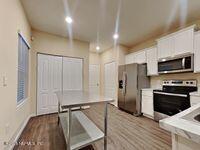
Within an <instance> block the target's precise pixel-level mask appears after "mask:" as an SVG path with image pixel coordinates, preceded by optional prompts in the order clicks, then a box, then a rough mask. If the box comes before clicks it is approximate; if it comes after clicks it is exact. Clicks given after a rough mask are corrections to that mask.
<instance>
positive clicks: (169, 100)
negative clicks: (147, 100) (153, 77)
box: [154, 91, 190, 116]
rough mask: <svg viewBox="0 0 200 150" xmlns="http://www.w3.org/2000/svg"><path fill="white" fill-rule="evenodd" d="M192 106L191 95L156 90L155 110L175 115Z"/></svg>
mask: <svg viewBox="0 0 200 150" xmlns="http://www.w3.org/2000/svg"><path fill="white" fill-rule="evenodd" d="M189 107H190V100H189V96H188V95H186V94H174V93H165V92H158V91H154V112H155V113H159V114H163V115H166V116H172V115H175V114H177V113H179V112H181V111H183V110H185V109H187V108H189Z"/></svg>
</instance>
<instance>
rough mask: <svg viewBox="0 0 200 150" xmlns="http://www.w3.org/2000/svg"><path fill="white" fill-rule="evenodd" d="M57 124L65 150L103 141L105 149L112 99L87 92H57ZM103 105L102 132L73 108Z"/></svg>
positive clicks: (74, 149)
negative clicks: (63, 139) (61, 132)
mask: <svg viewBox="0 0 200 150" xmlns="http://www.w3.org/2000/svg"><path fill="white" fill-rule="evenodd" d="M56 95H57V97H58V123H59V124H60V125H61V127H62V129H63V133H64V137H65V139H66V143H67V150H76V149H80V148H83V147H85V146H87V145H90V144H92V143H93V142H95V141H97V140H100V139H104V150H106V149H107V113H108V110H107V109H108V103H110V102H113V101H114V99H112V98H106V97H104V96H102V95H95V94H92V93H90V92H88V91H77V90H76V91H74V90H70V91H58V92H56ZM98 103H104V104H105V112H104V132H102V131H101V130H100V129H99V128H98V127H97V126H96V125H95V124H94V123H93V122H92V121H91V120H90V119H89V118H88V117H87V116H86V115H85V114H84V113H82V112H81V111H80V110H78V111H77V110H74V111H72V110H73V108H77V107H79V108H81V107H83V106H89V105H93V104H98Z"/></svg>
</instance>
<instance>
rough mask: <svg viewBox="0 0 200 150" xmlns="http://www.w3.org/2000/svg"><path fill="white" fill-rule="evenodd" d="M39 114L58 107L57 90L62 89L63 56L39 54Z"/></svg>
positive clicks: (50, 111)
mask: <svg viewBox="0 0 200 150" xmlns="http://www.w3.org/2000/svg"><path fill="white" fill-rule="evenodd" d="M37 78H38V83H37V86H38V88H37V114H38V115H42V114H48V113H54V112H56V111H57V109H58V100H57V97H56V94H55V91H60V90H61V89H62V57H58V56H51V55H43V54H38V76H37Z"/></svg>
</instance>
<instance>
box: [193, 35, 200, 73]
mask: <svg viewBox="0 0 200 150" xmlns="http://www.w3.org/2000/svg"><path fill="white" fill-rule="evenodd" d="M194 72H195V73H197V72H200V32H197V33H195V35H194Z"/></svg>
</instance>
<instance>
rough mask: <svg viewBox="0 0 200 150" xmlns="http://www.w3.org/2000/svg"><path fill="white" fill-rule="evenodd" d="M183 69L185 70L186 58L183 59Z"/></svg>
mask: <svg viewBox="0 0 200 150" xmlns="http://www.w3.org/2000/svg"><path fill="white" fill-rule="evenodd" d="M182 67H183V69H185V58H183V59H182Z"/></svg>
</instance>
